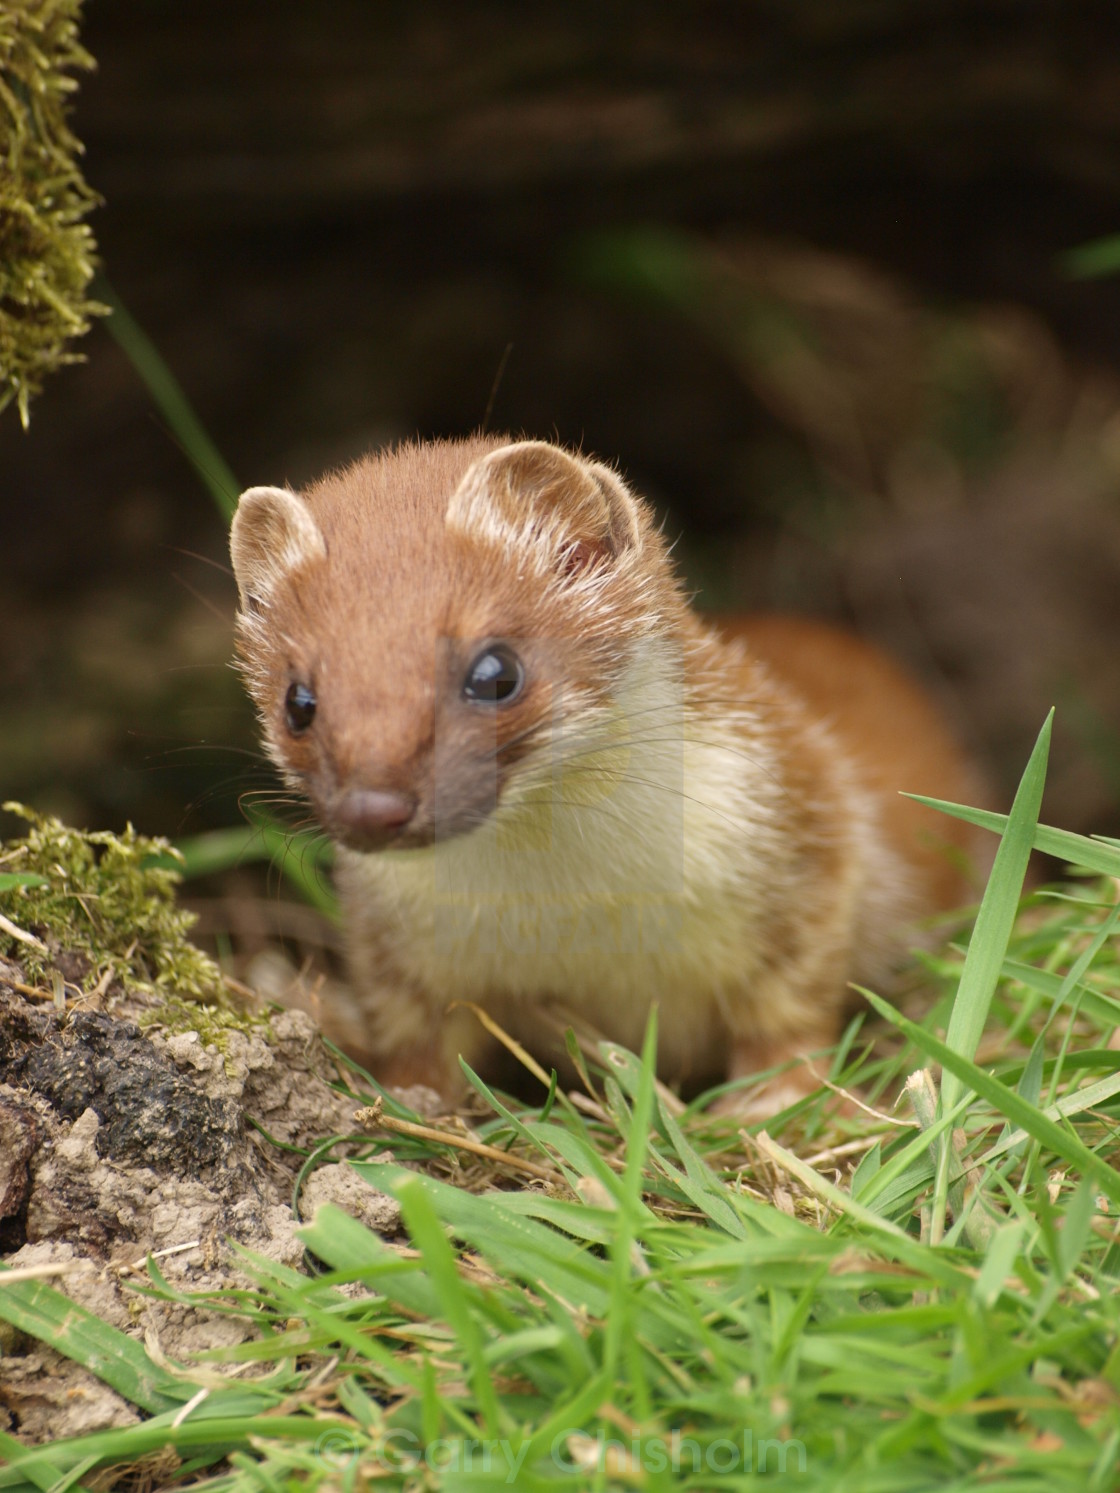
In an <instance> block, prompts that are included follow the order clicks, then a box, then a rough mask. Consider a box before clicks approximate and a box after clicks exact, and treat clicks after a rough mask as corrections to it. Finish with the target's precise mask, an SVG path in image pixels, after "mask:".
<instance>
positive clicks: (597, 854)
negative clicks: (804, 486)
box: [231, 436, 974, 1109]
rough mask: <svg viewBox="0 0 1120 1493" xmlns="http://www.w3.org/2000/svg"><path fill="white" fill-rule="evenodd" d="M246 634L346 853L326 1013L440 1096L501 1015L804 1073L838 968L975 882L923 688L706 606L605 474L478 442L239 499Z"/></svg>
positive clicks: (834, 1000) (385, 1068)
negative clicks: (340, 943) (487, 1020)
mask: <svg viewBox="0 0 1120 1493" xmlns="http://www.w3.org/2000/svg"><path fill="white" fill-rule="evenodd" d="M231 552H232V557H233V568H234V571H235V573H236V577H237V584H238V589H239V592H240V614H239V618H238V648H239V656H240V662H241V666H242V668H243V670H244V674H245V678H246V681H247V684H248V689H249V692H250V694H251V695H252V698H253V700H254V702H255V703H256V706H257V709H258V711H259V713H260V718H261V721H262V723H263V727H264V736H265V741H266V743H267V749H268V752H269V755H270V756H271V758H272V759H273V761H274V762H275V763H276V765H277V766H278V767H279V768H280V770H281V772H282V773H283V775H284V777H285V778H286V779H287V780H288V782H289V783H290V784H291V785H292V786H293V787H294V788H296V789H298V790H299V791H300V792H302V793H304V794H306V796H307V797H308V798H309V799H310V801H311V804H312V806H313V808H314V811H315V814H316V816H317V817H318V819H319V822H320V823H321V824H322V826H323V828H324V830H325V831H326V832H327V834H328V835H329V836H330V837H331V839H332V840H333V841H334V842H335V845H336V847H337V860H336V868H337V883H338V890H339V895H340V899H341V904H342V909H343V913H344V917H345V923H346V936H347V943H348V949H349V963H350V975H351V985H350V989H349V993H348V995H347V996H346V997H345V1004H342V1003H341V1002H339V1003H336V1004H335V1005H333V1006H332V1009H330V1010H329V1011H328V1012H327V1013H326V1020H325V1025H326V1026H327V1028H328V1030H329V1031H330V1032H331V1034H332V1035H334V1036H335V1037H336V1038H337V1039H338V1040H339V1041H340V1042H341V1044H342V1045H343V1046H344V1047H345V1048H346V1049H348V1050H349V1051H350V1052H351V1053H352V1054H353V1055H354V1056H355V1057H357V1058H359V1059H360V1060H361V1061H362V1062H363V1063H364V1064H365V1065H366V1066H367V1067H368V1068H369V1071H370V1072H371V1073H372V1074H373V1075H374V1076H375V1077H376V1078H377V1079H378V1080H379V1081H381V1082H382V1083H384V1084H386V1085H390V1086H394V1085H405V1084H411V1083H417V1082H419V1083H424V1084H427V1085H430V1086H431V1087H434V1088H436V1089H438V1090H439V1091H441V1093H443V1094H444V1095H445V1096H446V1097H448V1098H451V1097H453V1096H454V1095H455V1093H456V1092H457V1091H458V1090H459V1089H460V1087H461V1084H462V1078H461V1071H460V1068H459V1065H458V1061H457V1057H458V1055H459V1054H462V1055H463V1056H464V1058H465V1059H466V1060H467V1062H469V1063H470V1064H471V1066H472V1067H475V1068H479V1067H480V1066H481V1067H482V1068H483V1071H485V1068H486V1058H487V1055H488V1050H489V1049H490V1047H491V1046H492V1043H493V1038H492V1037H491V1036H490V1035H489V1034H488V1033H487V1031H486V1030H485V1028H484V1026H483V1025H482V1024H481V1023H480V1022H479V1020H478V1019H477V1016H476V1015H475V1014H474V1013H472V1012H471V1011H469V1010H468V1009H467V1008H466V1006H465V1005H463V1004H459V1003H473V1004H475V1005H477V1006H480V1007H482V1008H484V1010H485V1011H487V1012H489V1013H490V1014H491V1015H492V1016H493V1017H494V1018H495V1020H496V1022H497V1023H499V1024H500V1025H501V1026H502V1027H504V1028H505V1029H506V1030H507V1031H508V1032H509V1033H510V1034H511V1035H513V1036H514V1037H515V1038H517V1039H519V1040H520V1041H521V1042H522V1043H523V1044H524V1045H525V1046H526V1047H528V1048H529V1049H530V1050H531V1051H534V1052H536V1053H537V1054H538V1056H541V1057H543V1058H544V1059H545V1060H546V1061H547V1060H552V1059H553V1058H554V1057H555V1051H556V1042H557V1040H558V1039H557V1037H556V1035H555V1034H556V1031H557V1028H558V1027H559V1029H560V1030H561V1031H562V1029H563V1024H564V1022H565V1021H566V1020H568V1019H569V1018H571V1019H576V1020H578V1019H580V1018H583V1019H584V1020H586V1021H587V1022H589V1023H590V1024H591V1025H592V1026H593V1027H594V1028H596V1029H597V1030H599V1031H601V1032H602V1033H603V1034H605V1035H606V1036H607V1037H609V1038H612V1039H614V1040H616V1041H618V1042H621V1043H624V1044H626V1045H628V1046H630V1047H631V1048H638V1047H640V1045H641V1041H642V1036H643V1032H644V1029H645V1025H646V1021H647V1018H648V1015H649V1011H650V1008H651V1006H653V1005H655V1004H656V1006H657V1008H658V1032H659V1049H658V1067H659V1072H660V1073H661V1074H662V1075H663V1076H664V1077H666V1078H669V1079H679V1080H682V1081H684V1082H688V1083H691V1084H693V1085H695V1084H697V1083H699V1082H701V1081H708V1080H711V1081H719V1080H722V1079H734V1078H739V1077H741V1076H744V1075H748V1074H752V1073H755V1072H758V1071H760V1070H763V1069H770V1068H775V1067H780V1066H781V1065H788V1066H787V1067H786V1068H785V1071H784V1074H783V1075H782V1076H781V1078H780V1079H778V1080H775V1081H773V1082H772V1083H771V1085H770V1086H769V1088H768V1089H766V1090H764V1091H762V1095H761V1098H759V1096H758V1095H757V1094H756V1095H755V1104H756V1107H758V1106H759V1105H761V1107H762V1108H763V1109H773V1108H775V1107H777V1106H779V1105H781V1104H784V1103H785V1102H787V1101H788V1100H789V1099H790V1098H792V1097H794V1096H796V1095H797V1094H798V1093H802V1092H804V1091H805V1090H806V1088H808V1087H811V1086H812V1085H813V1083H814V1077H813V1074H812V1072H811V1071H810V1070H809V1069H808V1068H807V1067H806V1065H805V1064H804V1063H799V1062H797V1061H795V1060H800V1059H804V1058H806V1056H807V1055H809V1054H812V1053H814V1052H817V1051H818V1050H819V1049H821V1048H824V1047H827V1046H829V1045H830V1044H831V1043H833V1042H835V1040H836V1039H837V1036H838V1034H839V1031H840V1026H841V1021H842V1017H843V1013H844V1011H845V1008H846V1005H847V998H848V991H849V982H852V981H856V982H859V983H863V984H867V985H870V986H873V987H874V986H880V985H881V984H882V983H883V981H884V980H885V979H886V977H887V976H888V974H889V972H890V970H891V967H892V965H893V964H894V963H895V962H896V961H897V959H898V956H899V954H900V953H901V952H902V951H903V950H904V949H905V947H906V944H907V940H908V939H909V938H910V934H911V928H912V924H913V923H914V921H915V920H916V919H920V918H921V917H923V916H924V915H927V914H929V913H932V912H934V911H935V910H937V909H942V908H947V907H950V906H952V905H954V904H956V903H957V902H959V901H961V900H963V899H965V898H966V897H967V896H968V894H969V887H968V884H967V882H966V880H965V877H964V874H963V872H962V860H963V858H964V854H965V853H967V852H968V851H969V850H970V848H971V846H972V843H973V842H972V839H971V836H972V834H973V832H972V831H970V830H968V829H967V828H966V827H964V826H963V825H961V824H959V823H956V822H955V821H951V820H948V819H943V818H942V817H940V816H938V815H936V814H934V813H933V812H931V811H929V810H926V809H924V808H921V807H920V806H918V805H916V804H914V803H913V802H912V801H910V800H908V799H906V798H903V797H900V796H899V790H901V789H910V790H913V791H916V792H922V793H929V794H934V795H937V796H940V797H944V798H950V799H958V800H959V799H962V798H963V799H967V798H968V797H969V795H970V793H971V792H972V791H973V788H974V784H973V782H972V778H971V774H970V771H969V768H968V766H967V764H966V762H965V760H964V758H963V756H962V754H961V752H960V751H959V749H958V747H957V746H956V744H955V743H954V741H953V739H952V737H951V736H950V734H949V732H948V731H947V730H946V728H945V726H944V725H943V723H942V722H941V720H940V719H939V717H938V714H937V712H936V711H935V709H934V708H933V706H932V705H931V703H930V701H929V700H928V699H927V698H926V696H925V695H924V694H923V693H922V692H921V691H920V690H919V689H918V688H917V687H916V686H915V685H914V684H913V683H911V682H910V681H909V680H908V679H907V678H906V677H904V675H903V674H902V673H901V672H900V671H899V670H898V669H897V668H896V667H895V666H894V665H893V664H892V663H891V662H890V661H889V660H888V659H887V658H885V657H884V656H883V655H882V654H880V653H878V652H877V651H876V650H874V649H873V648H871V647H870V646H868V645H866V644H864V643H862V642H859V641H857V640H856V639H854V638H852V637H849V636H847V635H845V634H843V633H841V632H839V631H836V630H833V629H830V628H826V627H824V626H821V625H818V624H815V623H811V622H808V621H796V620H783V619H780V618H776V617H762V618H757V619H754V620H752V619H750V618H745V619H740V620H738V621H736V622H735V623H734V624H731V625H728V626H724V627H718V626H716V625H714V624H713V623H712V622H711V621H710V620H707V619H705V618H703V617H701V616H700V615H698V614H697V613H696V612H694V611H693V610H692V608H691V607H690V605H689V602H688V599H687V597H686V595H685V593H684V591H683V589H682V586H681V582H680V580H679V579H678V577H677V575H676V573H675V571H674V568H673V565H672V563H671V561H670V557H669V553H668V547H667V545H666V543H665V540H664V539H663V537H662V535H661V533H660V532H659V530H658V527H657V525H656V523H655V522H654V519H653V515H652V513H651V510H650V509H649V508H648V506H647V505H646V504H645V502H643V501H642V500H641V499H640V498H639V497H637V496H636V495H635V494H634V493H633V492H631V491H630V489H629V488H628V487H627V486H626V484H625V483H624V482H623V481H622V479H621V478H620V477H619V475H618V474H617V472H615V471H614V470H613V469H612V468H611V467H609V466H606V465H603V464H601V463H600V462H597V461H593V460H589V459H587V458H585V457H583V456H580V455H575V454H572V453H570V452H568V451H565V450H562V449H560V448H559V447H557V446H554V445H550V444H546V443H544V442H541V441H511V440H509V439H508V438H499V437H489V436H488V437H477V438H474V439H470V440H462V441H435V442H423V443H419V444H409V445H402V446H399V447H396V448H395V449H392V450H388V451H383V452H379V453H375V454H373V455H370V456H368V457H366V458H364V459H362V460H360V461H358V462H356V463H354V464H353V465H352V466H349V467H347V468H346V469H345V470H342V471H340V472H335V473H332V474H330V475H328V476H326V477H324V478H322V479H321V480H320V481H318V482H316V483H314V484H313V485H312V486H310V487H309V488H308V489H307V490H306V491H304V492H302V493H296V492H292V491H290V490H287V489H284V488H277V487H254V488H250V489H249V490H248V491H247V492H245V493H244V494H242V496H241V499H240V503H239V506H238V509H237V514H236V517H235V519H234V522H233V531H232V536H231Z"/></svg>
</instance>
